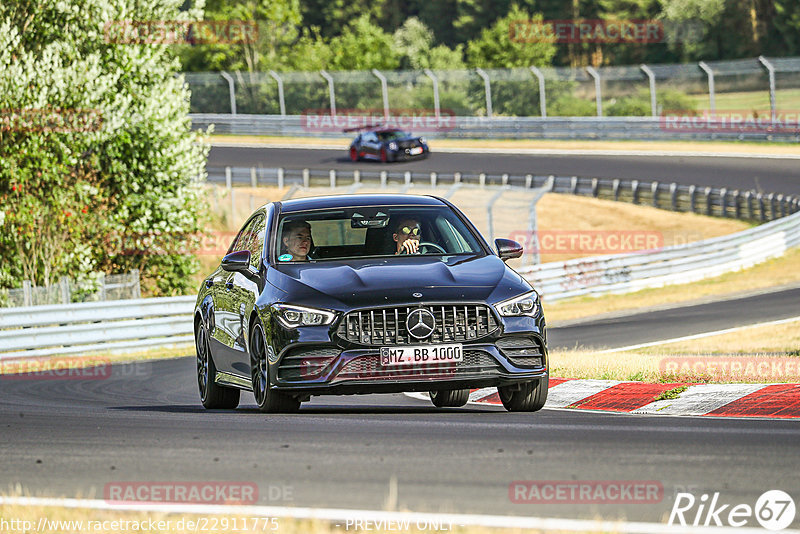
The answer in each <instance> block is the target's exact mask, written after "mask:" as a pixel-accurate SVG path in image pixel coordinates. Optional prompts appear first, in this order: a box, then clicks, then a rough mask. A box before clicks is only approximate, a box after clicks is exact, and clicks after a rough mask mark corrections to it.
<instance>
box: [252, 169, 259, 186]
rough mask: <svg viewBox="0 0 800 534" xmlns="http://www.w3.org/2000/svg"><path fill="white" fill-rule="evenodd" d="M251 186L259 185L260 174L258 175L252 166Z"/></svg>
mask: <svg viewBox="0 0 800 534" xmlns="http://www.w3.org/2000/svg"><path fill="white" fill-rule="evenodd" d="M250 187H254V188H255V187H258V176H257V175H256V168H255V167H250Z"/></svg>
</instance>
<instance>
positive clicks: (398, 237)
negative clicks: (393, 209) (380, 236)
mask: <svg viewBox="0 0 800 534" xmlns="http://www.w3.org/2000/svg"><path fill="white" fill-rule="evenodd" d="M421 233H422V228H420V225H419V221H418V220H416V219H414V218H406V219H402V220H401V221H400V223H399V224H398V225H397V227H396V228H395V231H394V234H393V235H392V238H393V239H394V240H395V241H396V242H397V251H396V252H395V254H419V240H420V234H421Z"/></svg>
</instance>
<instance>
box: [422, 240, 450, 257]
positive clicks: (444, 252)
mask: <svg viewBox="0 0 800 534" xmlns="http://www.w3.org/2000/svg"><path fill="white" fill-rule="evenodd" d="M419 247H420V248H421V247H429V248H434V249H436V250H438V251H439V252H441V253H442V254H447V251H446V250H445V249H443V248H442V247H441V246H439V245H437V244H436V243H431V242H430V241H420V242H419Z"/></svg>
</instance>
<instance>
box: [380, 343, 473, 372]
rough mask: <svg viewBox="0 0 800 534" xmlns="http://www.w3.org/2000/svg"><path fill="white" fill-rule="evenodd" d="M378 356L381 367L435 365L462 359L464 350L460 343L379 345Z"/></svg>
mask: <svg viewBox="0 0 800 534" xmlns="http://www.w3.org/2000/svg"><path fill="white" fill-rule="evenodd" d="M380 356H381V365H382V366H383V367H396V366H404V365H436V364H440V363H451V362H461V361H464V351H463V349H462V348H461V344H460V343H456V344H452V345H406V346H403V347H381V352H380Z"/></svg>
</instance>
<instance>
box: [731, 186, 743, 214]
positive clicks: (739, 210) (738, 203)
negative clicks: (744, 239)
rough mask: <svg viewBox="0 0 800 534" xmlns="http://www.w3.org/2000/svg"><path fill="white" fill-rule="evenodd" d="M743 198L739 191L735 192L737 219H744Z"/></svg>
mask: <svg viewBox="0 0 800 534" xmlns="http://www.w3.org/2000/svg"><path fill="white" fill-rule="evenodd" d="M741 200H742V196H741V194H739V190H738V189H735V190H734V191H733V206H734V209H733V214H734V216H735V217H736V218H737V219H741V218H742V206H741Z"/></svg>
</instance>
